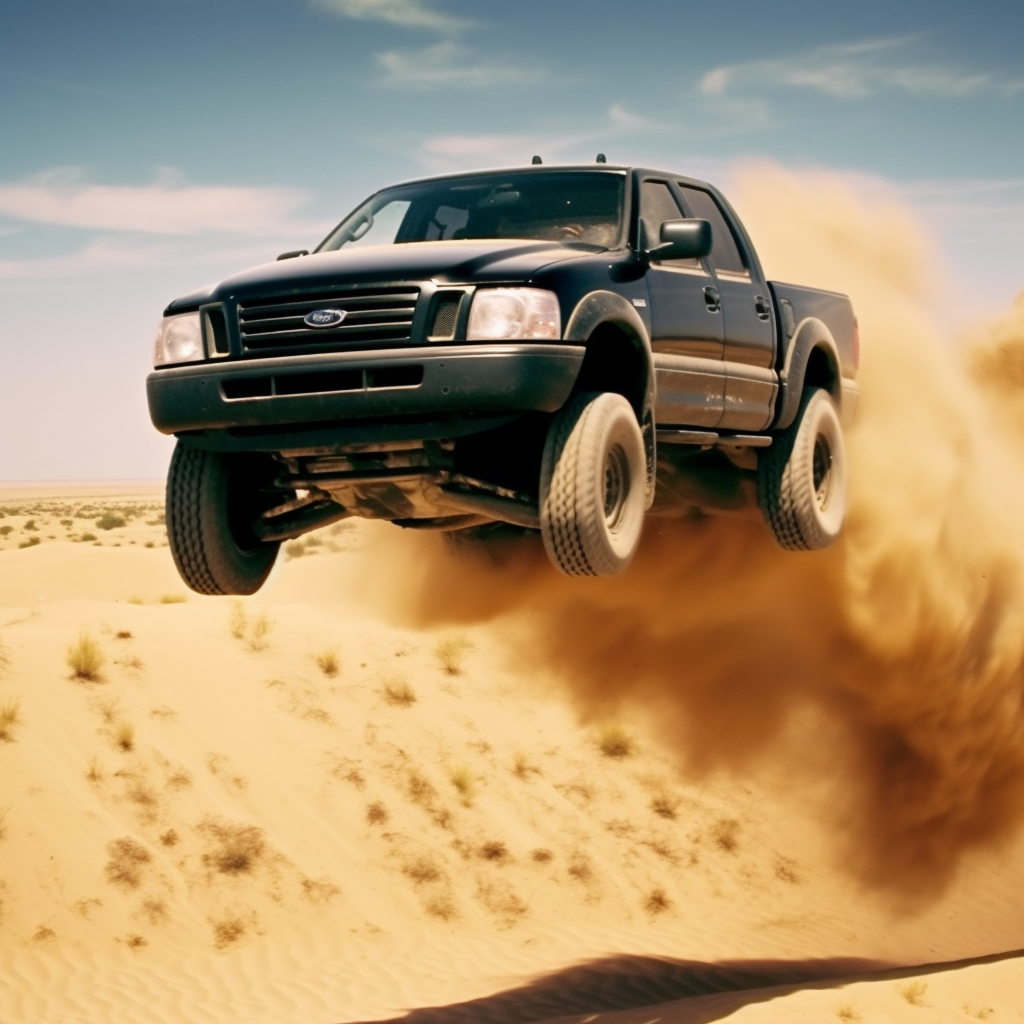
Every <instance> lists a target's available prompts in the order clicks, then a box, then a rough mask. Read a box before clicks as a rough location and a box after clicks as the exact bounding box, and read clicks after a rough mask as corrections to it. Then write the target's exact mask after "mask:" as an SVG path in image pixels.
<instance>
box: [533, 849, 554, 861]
mask: <svg viewBox="0 0 1024 1024" xmlns="http://www.w3.org/2000/svg"><path fill="white" fill-rule="evenodd" d="M554 856H555V855H554V854H553V853H552V852H551V851H550V850H546V849H545V848H544V847H543V846H540V847H538V848H537V849H536V850H534V851H533V853H531V854H530V857H531V858H533V860H534V861H535V862H536V863H537V864H548V863H550V862H551V860H552V858H553V857H554Z"/></svg>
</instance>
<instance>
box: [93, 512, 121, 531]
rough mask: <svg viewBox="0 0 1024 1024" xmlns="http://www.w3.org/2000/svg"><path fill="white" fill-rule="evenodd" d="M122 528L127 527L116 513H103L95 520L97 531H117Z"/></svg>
mask: <svg viewBox="0 0 1024 1024" xmlns="http://www.w3.org/2000/svg"><path fill="white" fill-rule="evenodd" d="M122 526H127V520H126V519H125V518H124V516H119V515H118V514H117V513H116V512H104V513H103V515H101V516H100V517H99V519H97V520H96V528H97V529H98V530H117V529H119V528H120V527H122Z"/></svg>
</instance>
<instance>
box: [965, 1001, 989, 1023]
mask: <svg viewBox="0 0 1024 1024" xmlns="http://www.w3.org/2000/svg"><path fill="white" fill-rule="evenodd" d="M961 1009H962V1010H963V1011H964V1013H965V1014H967V1016H968V1017H973V1018H974V1019H975V1020H988V1019H989V1018H990V1017H991V1016H992V1014H994V1013H995V1012H996V1011H995V1008H994V1007H992V1006H976V1005H973V1004H971V1003H964V1005H963V1006H962V1007H961Z"/></svg>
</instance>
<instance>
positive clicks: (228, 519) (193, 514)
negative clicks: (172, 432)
mask: <svg viewBox="0 0 1024 1024" xmlns="http://www.w3.org/2000/svg"><path fill="white" fill-rule="evenodd" d="M264 475H265V472H264V471H263V466H261V465H260V464H259V462H258V461H257V460H256V459H253V458H251V457H247V456H244V455H243V456H236V455H228V454H224V453H221V452H206V451H201V450H200V449H198V448H190V447H188V446H187V445H184V444H182V443H181V442H180V441H179V442H178V444H177V447H176V448H175V449H174V455H173V457H172V458H171V466H170V470H169V472H168V474H167V538H168V541H169V542H170V547H171V554H172V555H173V556H174V564H175V565H176V566H177V567H178V572H179V573H180V574H181V578H182V579H183V580H184V581H185V583H187V584H188V585H189V586H190V587H191V588H192V589H193V590H194V591H196V593H199V594H255V593H256V591H257V590H259V589H260V587H262V586H263V583H264V581H265V580H266V578H267V576H269V575H270V570H271V569H272V568H273V567H274V562H275V561H276V560H277V552H278V549H279V548H280V546H281V545H280V543H279V542H268V541H261V540H260V539H259V538H258V537H256V535H255V534H254V533H253V532H252V529H251V525H250V524H251V523H252V521H253V520H254V519H255V518H256V516H257V515H258V514H259V511H260V504H261V499H262V498H263V495H262V494H261V491H260V485H261V483H262V482H263V477H264ZM264 503H265V502H264Z"/></svg>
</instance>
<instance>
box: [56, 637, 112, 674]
mask: <svg viewBox="0 0 1024 1024" xmlns="http://www.w3.org/2000/svg"><path fill="white" fill-rule="evenodd" d="M66 657H67V663H68V667H69V668H70V669H71V678H72V679H79V680H81V681H82V682H85V683H100V682H102V681H103V677H102V675H101V670H102V668H103V666H104V665H105V664H106V661H107V659H106V657H105V655H104V654H103V651H102V650H101V649H100V645H99V644H98V643H97V642H96V641H95V640H94V639H93V638H92V637H91V636H90V635H89V634H88V633H87V632H85V631H84V630H83V631H82V632H81V633H80V634H79V637H78V639H77V640H76V641H75V642H74V643H73V644H72V645H71V646H70V647H69V648H68V650H67V655H66Z"/></svg>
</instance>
